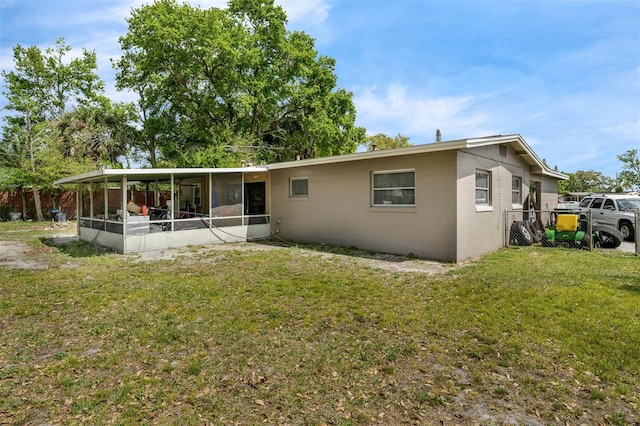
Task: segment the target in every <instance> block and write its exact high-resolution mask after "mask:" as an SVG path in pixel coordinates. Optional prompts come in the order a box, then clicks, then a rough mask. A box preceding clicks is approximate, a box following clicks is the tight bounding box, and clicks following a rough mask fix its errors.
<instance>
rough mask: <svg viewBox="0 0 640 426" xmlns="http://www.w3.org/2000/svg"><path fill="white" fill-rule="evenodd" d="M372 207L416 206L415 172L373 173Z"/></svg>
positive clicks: (392, 171)
mask: <svg viewBox="0 0 640 426" xmlns="http://www.w3.org/2000/svg"><path fill="white" fill-rule="evenodd" d="M371 205H373V206H415V205H416V172H415V170H391V171H377V172H372V173H371Z"/></svg>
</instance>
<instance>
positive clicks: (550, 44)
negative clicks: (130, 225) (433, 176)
mask: <svg viewBox="0 0 640 426" xmlns="http://www.w3.org/2000/svg"><path fill="white" fill-rule="evenodd" d="M143 3H146V2H145V1H142V0H93V1H87V0H0V65H1V68H2V69H3V70H7V69H10V68H11V67H12V66H13V60H12V50H11V49H12V47H13V46H15V45H16V44H18V43H20V44H22V45H24V46H30V45H36V46H39V47H41V48H45V47H49V46H53V45H54V44H55V41H56V40H57V39H58V38H60V37H64V38H65V40H66V42H67V44H69V45H70V46H71V47H73V48H74V51H77V52H78V53H77V54H79V52H80V49H81V48H83V47H84V48H87V49H90V50H95V51H96V53H97V54H98V60H99V66H100V69H99V73H100V75H101V76H102V78H103V79H104V80H105V82H106V85H107V95H108V96H110V97H111V98H112V99H116V100H131V95H129V94H127V93H119V92H116V91H115V88H114V87H113V79H114V71H113V70H111V65H110V59H111V58H117V57H118V55H119V54H120V51H119V45H118V42H117V39H118V37H119V36H121V35H123V34H125V33H126V31H127V25H126V21H125V19H126V18H127V17H128V16H129V12H130V10H131V8H132V7H139V6H140V5H142V4H143ZM189 3H191V4H192V5H199V6H202V7H211V6H215V7H224V6H225V4H226V1H224V0H191V1H189ZM276 3H277V4H279V5H281V6H283V8H284V9H285V11H286V12H287V15H288V17H289V29H292V30H294V29H296V30H303V31H305V32H306V33H308V34H309V35H311V36H312V37H313V38H315V40H316V48H317V50H318V51H319V53H320V54H322V55H327V56H331V57H333V58H335V59H336V61H337V65H336V74H337V75H338V87H340V88H344V89H346V90H349V91H351V92H352V93H353V99H354V103H355V105H356V108H357V111H358V115H357V124H358V125H359V126H362V127H365V128H366V129H367V133H368V134H371V135H373V134H376V133H386V134H388V135H390V136H395V135H396V134H398V133H400V134H402V135H404V136H408V137H409V138H410V142H411V143H413V144H422V143H430V142H433V141H434V139H435V132H436V129H440V131H441V132H442V137H443V140H452V139H458V138H468V137H469V138H470V137H479V136H488V135H495V134H511V133H519V134H521V135H522V136H523V137H524V139H525V140H526V141H527V142H528V143H529V145H531V147H532V148H533V149H534V150H535V151H536V153H537V154H538V155H539V156H540V157H541V158H544V159H546V161H547V162H548V163H549V164H550V165H551V166H552V167H553V166H557V167H558V168H559V169H560V170H561V171H565V172H575V171H577V170H596V171H600V172H602V173H603V174H605V175H607V176H611V177H614V176H615V174H616V173H617V172H619V171H620V168H621V163H620V162H619V161H618V160H617V159H616V155H618V154H622V153H624V152H625V151H627V150H629V149H639V150H640V1H638V0H606V1H595V0H593V1H591V0H555V1H551V0H537V1H525V0H490V1H488V0H467V1H457V0H449V1H444V0H441V1H434V0H393V1H390V0H277V1H276ZM4 103H5V100H4V98H0V106H1V105H3V104H4Z"/></svg>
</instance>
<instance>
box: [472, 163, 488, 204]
mask: <svg viewBox="0 0 640 426" xmlns="http://www.w3.org/2000/svg"><path fill="white" fill-rule="evenodd" d="M490 189H491V173H490V172H487V171H484V170H476V205H477V206H490V205H491V190H490Z"/></svg>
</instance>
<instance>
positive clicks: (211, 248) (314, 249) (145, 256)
mask: <svg viewBox="0 0 640 426" xmlns="http://www.w3.org/2000/svg"><path fill="white" fill-rule="evenodd" d="M45 229H47V230H50V229H56V230H59V231H60V233H59V234H57V235H53V236H52V237H51V238H50V244H51V245H52V246H62V245H64V244H67V243H70V242H73V241H77V240H78V237H77V235H76V233H75V227H74V226H73V225H67V224H57V223H54V224H52V225H49V226H47V228H45ZM270 250H283V251H284V250H302V251H303V252H304V255H306V256H318V257H320V258H321V259H327V260H332V261H338V262H344V263H348V264H354V265H359V266H364V267H368V268H375V269H380V270H384V271H387V272H393V273H421V274H427V275H436V274H443V273H446V272H449V271H451V270H453V269H456V268H459V267H460V266H462V265H460V264H457V265H456V264H453V263H441V262H434V261H428V260H423V259H410V258H407V257H405V256H396V255H391V254H384V253H371V252H367V251H362V250H346V249H344V248H340V247H331V246H320V245H308V244H307V245H302V246H291V245H285V244H280V243H273V242H270V241H267V242H247V243H229V244H211V245H203V246H187V247H177V248H169V249H160V250H147V251H143V252H137V253H128V254H125V255H123V256H124V257H126V258H129V259H132V260H133V261H136V262H154V261H170V260H175V259H181V260H184V261H185V262H189V261H190V259H191V260H193V261H196V260H195V259H194V255H197V256H196V257H197V261H198V262H202V261H206V259H207V258H210V259H211V260H212V261H215V259H216V258H217V257H218V255H222V254H223V253H225V252H229V251H270ZM0 266H2V267H6V268H14V269H44V268H47V267H48V266H49V265H48V263H47V262H46V261H43V260H42V259H39V258H38V256H37V252H36V250H35V249H33V248H31V247H29V246H28V245H27V244H25V243H23V242H20V241H0Z"/></svg>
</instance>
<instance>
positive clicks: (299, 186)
mask: <svg viewBox="0 0 640 426" xmlns="http://www.w3.org/2000/svg"><path fill="white" fill-rule="evenodd" d="M289 196H290V197H308V196H309V178H307V177H301V178H291V179H289Z"/></svg>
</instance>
